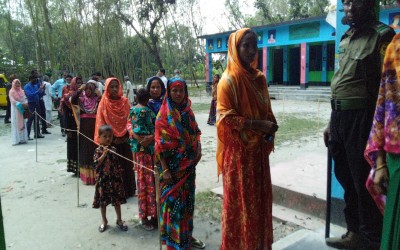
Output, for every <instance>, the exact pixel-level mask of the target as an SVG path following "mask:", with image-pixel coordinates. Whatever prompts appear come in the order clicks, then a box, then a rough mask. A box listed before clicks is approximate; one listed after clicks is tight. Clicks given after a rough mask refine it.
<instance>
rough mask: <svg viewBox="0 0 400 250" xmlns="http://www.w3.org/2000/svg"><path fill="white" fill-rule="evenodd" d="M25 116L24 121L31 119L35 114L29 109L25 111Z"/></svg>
mask: <svg viewBox="0 0 400 250" xmlns="http://www.w3.org/2000/svg"><path fill="white" fill-rule="evenodd" d="M23 116H24V119H30V118H31V117H32V116H33V114H32V112H31V111H30V110H29V109H28V108H27V109H25V110H24V114H23Z"/></svg>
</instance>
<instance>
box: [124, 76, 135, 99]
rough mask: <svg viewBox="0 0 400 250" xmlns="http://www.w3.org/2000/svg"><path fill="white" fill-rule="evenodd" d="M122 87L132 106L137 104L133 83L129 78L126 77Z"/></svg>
mask: <svg viewBox="0 0 400 250" xmlns="http://www.w3.org/2000/svg"><path fill="white" fill-rule="evenodd" d="M122 87H123V91H124V96H125V97H126V98H128V100H129V103H130V104H131V105H132V103H134V102H135V97H134V93H133V86H132V83H131V82H130V81H129V76H124V83H123V85H122Z"/></svg>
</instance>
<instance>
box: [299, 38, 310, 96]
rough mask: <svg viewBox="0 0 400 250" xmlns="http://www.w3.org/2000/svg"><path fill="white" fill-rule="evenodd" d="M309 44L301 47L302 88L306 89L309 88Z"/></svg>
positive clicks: (303, 44)
mask: <svg viewBox="0 0 400 250" xmlns="http://www.w3.org/2000/svg"><path fill="white" fill-rule="evenodd" d="M307 75H308V44H307V43H302V44H301V45H300V87H301V88H302V89H306V88H307V87H308V79H307Z"/></svg>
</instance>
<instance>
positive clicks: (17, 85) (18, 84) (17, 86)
mask: <svg viewBox="0 0 400 250" xmlns="http://www.w3.org/2000/svg"><path fill="white" fill-rule="evenodd" d="M15 88H17V89H19V88H21V82H20V81H16V82H15Z"/></svg>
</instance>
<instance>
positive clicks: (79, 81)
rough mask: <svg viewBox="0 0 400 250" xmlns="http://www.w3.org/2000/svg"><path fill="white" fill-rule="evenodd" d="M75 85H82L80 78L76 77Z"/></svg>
mask: <svg viewBox="0 0 400 250" xmlns="http://www.w3.org/2000/svg"><path fill="white" fill-rule="evenodd" d="M76 85H78V88H79V87H80V86H81V85H82V79H81V78H77V79H76Z"/></svg>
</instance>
